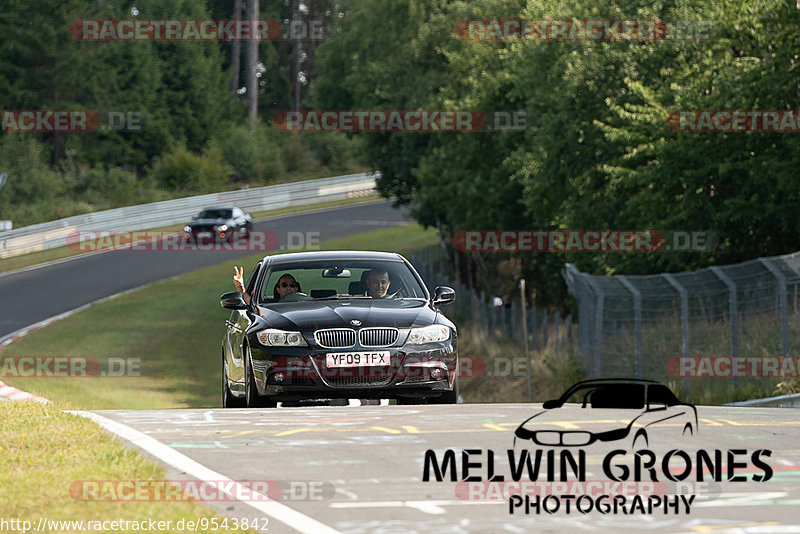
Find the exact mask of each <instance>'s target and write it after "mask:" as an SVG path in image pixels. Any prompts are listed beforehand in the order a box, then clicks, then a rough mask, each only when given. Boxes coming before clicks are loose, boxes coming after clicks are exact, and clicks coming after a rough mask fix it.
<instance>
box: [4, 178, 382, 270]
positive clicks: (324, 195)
mask: <svg viewBox="0 0 800 534" xmlns="http://www.w3.org/2000/svg"><path fill="white" fill-rule="evenodd" d="M376 178H377V175H376V174H371V173H369V174H368V173H360V174H348V175H345V176H335V177H332V178H321V179H318V180H307V181H303V182H292V183H288V184H279V185H270V186H266V187H259V188H254V189H241V190H238V191H227V192H224V193H211V194H208V195H199V196H194V197H186V198H178V199H174V200H165V201H162V202H152V203H150V204H141V205H138V206H126V207H124V208H115V209H112V210H105V211H97V212H94V213H86V214H83V215H75V216H72V217H67V218H65V219H59V220H57V221H50V222H46V223H41V224H34V225H31V226H25V227H22V228H18V229H16V230H11V231H8V232H1V233H0V258H10V257H12V256H19V255H21V254H27V253H29V252H37V251H40V250H48V249H52V248H58V247H63V246H66V245H67V236H69V235H74V234H75V233H76V232H80V231H121V230H124V231H137V230H147V229H151V228H159V227H162V226H169V225H172V224H177V223H181V222H188V221H189V219H190V218H191V217H192V216H193V215H197V213H198V212H199V211H200V210H202V209H203V208H205V207H209V206H214V205H234V206H237V207H239V208H242V209H243V210H245V211H267V210H274V209H280V208H285V207H290V206H302V205H304V204H313V203H317V202H327V201H332V200H343V199H346V198H353V197H358V196H366V195H368V194H369V193H371V192H373V191H374V190H375V180H376Z"/></svg>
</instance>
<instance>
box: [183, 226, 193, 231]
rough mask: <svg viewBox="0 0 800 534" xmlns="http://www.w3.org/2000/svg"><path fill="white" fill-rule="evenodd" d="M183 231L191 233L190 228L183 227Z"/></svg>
mask: <svg viewBox="0 0 800 534" xmlns="http://www.w3.org/2000/svg"><path fill="white" fill-rule="evenodd" d="M183 231H184V232H191V231H192V227H191V226H184V227H183Z"/></svg>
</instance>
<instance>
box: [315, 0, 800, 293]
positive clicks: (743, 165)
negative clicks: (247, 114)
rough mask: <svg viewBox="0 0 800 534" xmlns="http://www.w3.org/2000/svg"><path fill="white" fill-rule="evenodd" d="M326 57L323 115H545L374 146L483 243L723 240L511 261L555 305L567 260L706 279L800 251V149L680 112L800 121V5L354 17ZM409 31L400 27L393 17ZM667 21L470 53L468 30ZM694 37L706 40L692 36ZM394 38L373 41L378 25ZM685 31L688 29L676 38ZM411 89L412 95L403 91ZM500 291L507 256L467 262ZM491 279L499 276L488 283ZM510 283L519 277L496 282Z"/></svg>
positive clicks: (389, 184)
mask: <svg viewBox="0 0 800 534" xmlns="http://www.w3.org/2000/svg"><path fill="white" fill-rule="evenodd" d="M347 6H348V9H347V13H348V16H347V17H346V18H345V19H343V20H342V21H341V23H340V25H339V27H338V30H339V33H337V34H336V37H335V39H333V40H332V41H331V42H329V43H326V44H325V45H323V46H322V47H321V48H320V54H319V59H320V62H321V64H322V65H323V66H324V67H325V69H324V71H323V75H322V76H321V77H320V78H319V79H318V80H317V85H316V87H315V91H316V93H315V94H316V102H317V104H318V106H319V107H326V108H334V109H343V108H347V109H409V108H410V109H477V110H510V111H524V112H526V113H527V117H528V120H529V128H528V130H527V131H525V132H521V133H512V132H492V133H488V132H486V133H480V134H472V133H464V134H436V135H425V134H371V135H365V136H364V142H365V145H366V146H365V151H366V153H367V155H368V156H369V162H370V164H371V165H373V166H374V167H375V168H377V169H379V170H380V171H381V172H382V173H383V178H382V179H381V182H380V189H381V192H382V193H383V194H384V195H385V196H390V197H394V198H396V199H398V200H399V201H400V202H411V201H412V199H413V206H414V214H415V216H416V217H417V218H418V220H419V221H420V222H422V223H423V224H426V225H430V226H436V227H438V228H439V229H440V230H441V231H442V232H443V233H444V235H445V236H449V235H452V234H453V233H454V232H457V231H459V230H466V229H530V230H548V229H575V230H583V229H599V230H602V229H610V230H622V229H637V230H639V229H641V230H647V229H655V230H665V231H711V232H715V233H716V234H717V235H718V236H719V237H720V246H718V247H717V248H716V249H714V250H710V251H706V252H664V251H660V252H653V253H647V254H644V253H641V254H620V253H593V254H586V253H572V254H564V253H548V254H522V255H518V257H517V258H511V260H513V261H512V263H517V264H518V265H519V267H518V268H517V269H515V272H514V274H513V276H520V275H522V276H525V277H526V278H527V279H528V280H529V282H530V281H533V282H532V287H533V289H534V291H535V296H536V300H537V302H538V303H539V304H563V303H564V302H565V291H564V284H563V282H562V280H561V276H560V270H561V269H562V268H563V264H564V263H565V262H572V263H576V264H577V265H578V267H579V268H581V269H582V270H585V271H590V272H594V273H601V274H602V273H613V272H620V273H622V272H624V273H627V274H644V273H654V272H662V271H678V270H687V269H694V268H698V267H701V266H707V265H709V264H715V263H716V264H719V263H728V262H733V261H739V260H743V259H747V258H753V257H756V256H759V255H773V254H781V253H786V252H791V251H795V250H798V249H800V233H799V232H797V224H796V220H795V219H796V218H795V217H794V216H793V213H792V212H793V211H794V209H795V205H796V204H797V202H798V201H799V200H800V188H798V186H797V179H796V177H795V171H794V170H793V169H795V168H796V167H797V164H798V161H796V160H797V157H798V156H797V155H796V154H797V153H798V151H797V150H796V148H797V147H796V145H797V143H798V141H797V135H792V134H784V133H699V134H698V133H678V132H675V131H672V130H670V129H669V127H668V124H667V121H666V118H667V115H668V114H669V113H670V112H671V111H674V110H695V109H699V110H703V109H709V110H716V109H732V110H735V109H744V110H747V109H768V110H775V109H796V107H797V103H796V95H797V79H796V76H794V75H793V74H791V73H793V72H794V71H795V70H796V68H797V57H796V43H797V39H798V30H797V28H798V27H800V25H798V22H800V11H799V10H797V9H796V6H794V4H781V3H774V2H751V3H743V2H740V1H738V0H721V1H719V2H713V3H710V2H704V1H701V0H678V1H677V2H668V3H666V4H652V3H645V2H638V1H635V0H602V1H601V2H599V3H598V2H595V3H586V2H582V1H579V0H537V1H536V2H533V1H520V2H502V1H499V0H477V1H473V2H447V3H440V2H425V3H422V2H415V1H413V0H406V1H404V2H400V3H397V2H396V3H394V4H392V7H391V8H390V9H386V8H385V7H384V8H383V9H381V8H379V7H378V6H377V5H376V3H373V2H359V3H354V2H351V3H348V4H347ZM379 18H380V19H388V20H402V21H403V23H398V24H388V25H383V24H381V23H380V22H378V19H379ZM486 18H493V19H502V18H524V19H607V18H619V19H651V20H652V19H661V20H664V21H667V27H668V36H669V38H667V39H664V40H656V41H592V40H585V41H506V42H501V41H465V40H462V39H458V38H456V37H455V35H454V28H455V25H456V23H458V22H459V21H461V20H464V19H486ZM677 23H680V24H681V25H683V26H684V27H688V28H693V29H697V28H700V29H701V30H702V32H701V33H699V34H694V35H687V34H686V33H685V32H684V33H683V34H682V35H679V34H678V33H677V32H676V31H675V30H676V29H677V28H678V26H677ZM379 26H380V27H381V28H384V31H381V32H372V31H371V28H372V27H379ZM669 32H672V33H669ZM398 80H402V83H398ZM467 256H468V257H467V258H464V259H465V260H466V261H464V262H462V267H463V268H465V269H467V270H473V271H476V272H477V274H478V275H479V276H477V277H476V278H478V279H480V280H483V281H484V282H486V277H487V276H491V273H496V272H499V269H498V267H499V266H500V263H501V262H507V261H508V260H509V258H508V257H507V256H506V255H500V254H488V255H484V256H483V257H480V258H478V257H476V255H474V254H473V255H467ZM483 275H486V276H483ZM493 283H494V285H495V286H498V287H499V286H500V285H504V284H507V283H508V280H507V277H505V276H504V277H502V279H498V280H496V281H494V282H492V281H491V280H488V285H490V286H491V285H492V284H493Z"/></svg>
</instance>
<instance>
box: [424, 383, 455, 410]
mask: <svg viewBox="0 0 800 534" xmlns="http://www.w3.org/2000/svg"><path fill="white" fill-rule="evenodd" d="M428 403H429V404H458V377H455V379H453V389H451V390H450V391H445V392H444V393H442V394H441V395H439V396H438V397H431V398H429V399H428Z"/></svg>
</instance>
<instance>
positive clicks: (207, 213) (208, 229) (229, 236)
mask: <svg viewBox="0 0 800 534" xmlns="http://www.w3.org/2000/svg"><path fill="white" fill-rule="evenodd" d="M252 229H253V219H252V217H251V216H250V214H249V213H247V212H246V211H243V210H241V209H239V208H237V207H234V206H225V207H216V208H205V209H204V210H203V211H201V212H200V213H198V214H197V215H195V216H194V217H192V220H191V221H189V223H188V224H187V225H186V226H185V227H184V228H183V237H184V239H186V240H187V241H194V242H198V243H199V242H215V241H232V240H233V239H235V238H237V237H247V236H248V235H249V233H250V231H251V230H252Z"/></svg>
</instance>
